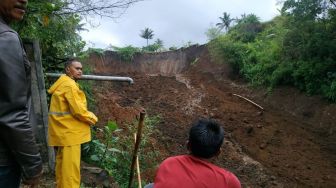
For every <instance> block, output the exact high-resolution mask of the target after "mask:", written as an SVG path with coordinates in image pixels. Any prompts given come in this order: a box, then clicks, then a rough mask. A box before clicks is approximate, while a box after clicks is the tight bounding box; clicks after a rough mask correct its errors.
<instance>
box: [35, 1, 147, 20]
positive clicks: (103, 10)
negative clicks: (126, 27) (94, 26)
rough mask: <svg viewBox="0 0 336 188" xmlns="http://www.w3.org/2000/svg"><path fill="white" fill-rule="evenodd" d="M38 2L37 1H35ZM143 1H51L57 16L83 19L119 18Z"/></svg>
mask: <svg viewBox="0 0 336 188" xmlns="http://www.w3.org/2000/svg"><path fill="white" fill-rule="evenodd" d="M35 1H37V0H35ZM140 1H143V0H109V1H105V0H49V1H48V2H50V3H52V4H53V6H54V7H55V8H56V9H55V11H54V14H55V15H59V16H62V15H72V14H78V15H80V16H82V17H86V16H97V15H98V16H101V17H109V18H119V17H120V16H121V15H122V14H123V13H124V12H125V10H126V9H127V8H129V6H131V5H132V4H134V3H137V2H140Z"/></svg>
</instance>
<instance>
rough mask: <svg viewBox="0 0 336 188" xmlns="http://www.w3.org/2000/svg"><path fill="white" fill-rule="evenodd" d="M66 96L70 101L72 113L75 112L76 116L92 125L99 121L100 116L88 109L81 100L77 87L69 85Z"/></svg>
mask: <svg viewBox="0 0 336 188" xmlns="http://www.w3.org/2000/svg"><path fill="white" fill-rule="evenodd" d="M65 98H66V99H67V101H68V103H69V107H70V111H71V114H73V115H74V116H75V117H76V118H78V119H79V120H80V121H84V122H86V123H88V124H90V125H94V124H96V123H97V121H98V118H97V117H96V116H95V115H94V114H93V113H92V112H90V111H89V110H88V109H87V107H86V104H84V101H81V97H80V96H79V93H78V90H77V89H76V88H73V87H70V86H68V87H67V92H65Z"/></svg>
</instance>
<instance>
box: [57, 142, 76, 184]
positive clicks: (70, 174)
mask: <svg viewBox="0 0 336 188" xmlns="http://www.w3.org/2000/svg"><path fill="white" fill-rule="evenodd" d="M57 148H58V149H57V155H56V183H57V188H79V187H80V154H81V146H80V145H74V146H59V147H57Z"/></svg>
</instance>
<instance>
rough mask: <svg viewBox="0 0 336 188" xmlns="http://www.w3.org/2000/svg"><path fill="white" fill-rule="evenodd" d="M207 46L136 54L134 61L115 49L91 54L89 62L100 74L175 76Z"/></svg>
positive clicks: (195, 59)
mask: <svg viewBox="0 0 336 188" xmlns="http://www.w3.org/2000/svg"><path fill="white" fill-rule="evenodd" d="M205 48H206V47H205V46H204V45H202V46H197V45H194V46H191V47H189V48H182V49H179V50H175V51H167V52H160V53H158V52H156V53H145V54H140V53H139V54H135V56H134V59H133V61H132V62H123V61H122V60H121V58H120V56H119V55H118V54H117V53H116V52H113V51H106V52H105V53H104V54H103V55H101V54H98V53H94V54H91V55H90V58H89V62H90V63H91V64H94V72H96V73H100V74H120V73H146V74H160V75H163V76H174V75H176V74H179V73H181V72H183V71H184V70H186V69H187V68H188V66H189V65H190V64H191V63H192V62H196V61H197V59H198V58H199V57H200V56H201V54H202V53H203V51H204V49H205Z"/></svg>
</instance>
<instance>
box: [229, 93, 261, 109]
mask: <svg viewBox="0 0 336 188" xmlns="http://www.w3.org/2000/svg"><path fill="white" fill-rule="evenodd" d="M233 95H234V96H237V97H239V98H242V99H244V100H246V101H247V102H249V103H251V104H253V105H254V106H256V107H258V108H260V109H261V110H264V108H263V107H261V106H260V105H259V104H257V103H255V102H253V101H251V100H250V99H248V98H246V97H243V96H241V95H238V94H233Z"/></svg>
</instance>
